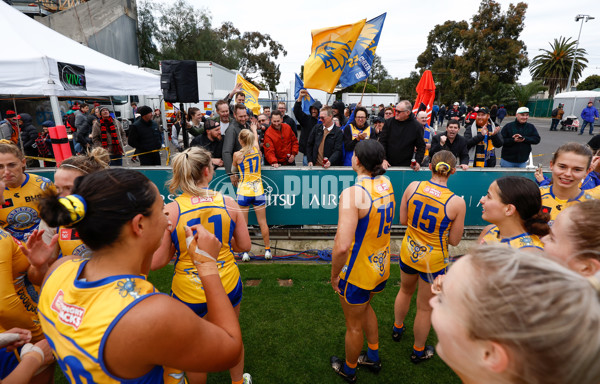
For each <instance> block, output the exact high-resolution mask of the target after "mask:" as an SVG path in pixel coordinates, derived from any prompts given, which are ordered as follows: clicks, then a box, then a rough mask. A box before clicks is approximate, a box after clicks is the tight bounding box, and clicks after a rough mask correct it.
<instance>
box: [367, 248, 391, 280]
mask: <svg viewBox="0 0 600 384" xmlns="http://www.w3.org/2000/svg"><path fill="white" fill-rule="evenodd" d="M389 253H390V252H389V248H387V247H386V248H385V249H383V250H380V251H379V252H377V253H374V254H372V255H371V256H369V262H370V263H371V266H372V267H373V269H374V270H375V272H377V273H379V276H383V275H384V274H385V266H386V265H387V260H388V255H389Z"/></svg>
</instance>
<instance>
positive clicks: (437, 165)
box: [435, 161, 452, 172]
mask: <svg viewBox="0 0 600 384" xmlns="http://www.w3.org/2000/svg"><path fill="white" fill-rule="evenodd" d="M440 165H445V166H446V167H448V169H449V170H450V169H452V168H451V167H450V164H448V163H444V162H443V161H440V162H439V163H437V164H436V165H435V171H436V172H438V171H439V169H438V167H439V166H440Z"/></svg>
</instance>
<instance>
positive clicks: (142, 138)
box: [103, 105, 161, 165]
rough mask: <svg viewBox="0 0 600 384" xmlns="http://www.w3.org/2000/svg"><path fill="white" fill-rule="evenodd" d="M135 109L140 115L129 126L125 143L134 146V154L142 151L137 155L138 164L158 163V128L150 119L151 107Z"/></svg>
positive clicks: (159, 146) (159, 141)
mask: <svg viewBox="0 0 600 384" xmlns="http://www.w3.org/2000/svg"><path fill="white" fill-rule="evenodd" d="M103 111H104V110H103ZM137 111H138V113H139V114H140V117H138V118H137V119H136V120H135V121H134V122H133V124H131V126H130V127H129V138H128V139H127V143H128V144H129V145H130V146H132V147H133V148H135V154H136V155H137V154H140V153H143V155H138V158H139V159H140V165H160V152H158V151H157V150H158V149H160V148H161V140H160V129H159V127H158V124H156V121H154V120H153V119H152V108H150V107H148V106H146V105H143V106H141V107H139V108H138V110H137ZM147 152H150V153H147Z"/></svg>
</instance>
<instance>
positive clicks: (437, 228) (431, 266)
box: [400, 181, 454, 273]
mask: <svg viewBox="0 0 600 384" xmlns="http://www.w3.org/2000/svg"><path fill="white" fill-rule="evenodd" d="M453 196H454V193H452V191H450V190H449V189H448V187H445V186H442V185H439V184H435V183H433V182H431V181H422V182H420V183H419V185H418V186H417V189H416V190H415V192H414V193H413V194H412V196H411V197H410V198H409V199H408V202H407V204H408V223H407V225H408V226H407V228H406V234H405V235H404V239H403V240H402V246H401V248H400V258H401V259H402V262H403V263H404V264H406V265H408V266H410V267H412V268H414V269H416V270H417V271H419V272H430V273H435V272H438V271H441V270H442V269H444V268H446V266H447V265H448V263H449V260H448V233H449V232H450V228H451V226H452V220H450V218H448V216H447V214H446V207H447V205H448V201H449V200H450V199H451V198H452V197H453Z"/></svg>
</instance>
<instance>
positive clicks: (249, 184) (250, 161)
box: [237, 147, 265, 197]
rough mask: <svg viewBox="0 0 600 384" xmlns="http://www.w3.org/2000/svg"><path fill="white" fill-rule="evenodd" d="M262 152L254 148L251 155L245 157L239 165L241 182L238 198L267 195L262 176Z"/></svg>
mask: <svg viewBox="0 0 600 384" xmlns="http://www.w3.org/2000/svg"><path fill="white" fill-rule="evenodd" d="M260 162H261V158H260V151H259V150H258V148H256V147H252V151H250V153H248V154H246V155H244V158H243V159H242V162H241V163H240V164H238V172H239V173H240V182H239V185H238V190H237V194H238V196H248V197H253V196H260V195H262V194H264V193H265V191H264V189H263V184H262V178H261V176H260Z"/></svg>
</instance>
